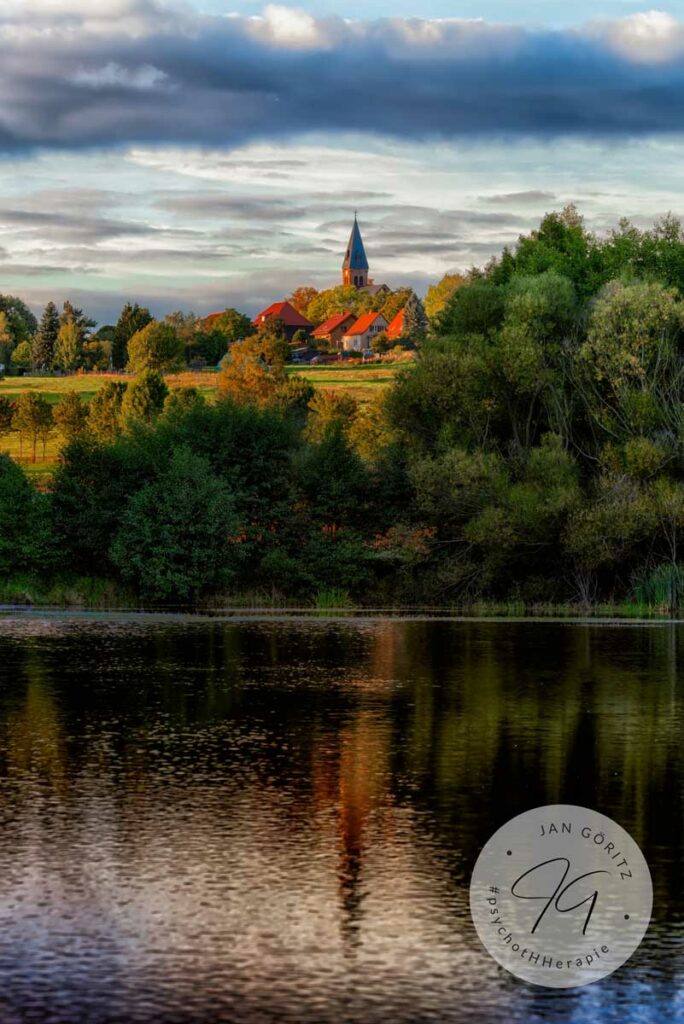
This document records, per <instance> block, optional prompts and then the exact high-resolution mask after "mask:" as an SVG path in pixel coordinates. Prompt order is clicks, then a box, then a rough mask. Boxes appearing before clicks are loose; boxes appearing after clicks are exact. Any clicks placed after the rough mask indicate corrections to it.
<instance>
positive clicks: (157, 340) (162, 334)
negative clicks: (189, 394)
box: [128, 320, 184, 373]
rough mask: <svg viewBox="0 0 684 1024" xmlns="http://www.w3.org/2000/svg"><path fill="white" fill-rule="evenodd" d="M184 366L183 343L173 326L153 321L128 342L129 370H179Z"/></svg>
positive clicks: (139, 371)
mask: <svg viewBox="0 0 684 1024" xmlns="http://www.w3.org/2000/svg"><path fill="white" fill-rule="evenodd" d="M183 365H184V359H183V342H182V341H181V339H180V338H179V337H178V335H177V333H176V331H175V328H174V327H172V325H171V324H166V323H161V322H160V321H158V320H153V321H151V323H149V324H147V326H146V327H143V328H142V329H141V330H139V331H137V332H136V333H135V334H134V335H133V337H132V338H131V340H130V341H129V342H128V370H129V371H131V372H132V373H143V372H144V371H145V370H158V371H160V372H161V371H163V370H177V369H180V368H182V366H183Z"/></svg>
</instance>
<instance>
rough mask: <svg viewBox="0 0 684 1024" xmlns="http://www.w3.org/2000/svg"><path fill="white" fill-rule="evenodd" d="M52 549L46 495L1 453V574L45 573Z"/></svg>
mask: <svg viewBox="0 0 684 1024" xmlns="http://www.w3.org/2000/svg"><path fill="white" fill-rule="evenodd" d="M53 551H54V543H53V540H52V536H51V529H50V519H49V508H48V499H47V498H46V496H45V495H43V494H40V493H39V492H38V491H37V490H36V489H35V488H34V487H32V486H31V484H30V483H29V481H28V480H27V478H26V474H25V473H24V472H23V470H22V469H21V468H20V467H19V466H17V465H16V463H15V462H13V461H12V459H10V457H9V456H8V455H0V574H1V575H2V576H3V577H4V578H5V579H6V578H7V577H8V576H11V575H12V574H13V573H18V572H40V573H41V574H45V573H46V571H47V570H49V568H50V565H51V562H52V560H53Z"/></svg>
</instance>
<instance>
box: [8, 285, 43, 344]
mask: <svg viewBox="0 0 684 1024" xmlns="http://www.w3.org/2000/svg"><path fill="white" fill-rule="evenodd" d="M0 311H2V312H3V313H4V314H5V316H6V317H7V324H8V327H9V331H10V334H11V335H12V344H13V345H18V344H19V342H20V341H29V340H30V339H31V338H32V337H33V335H34V334H35V333H36V330H37V328H38V321H37V320H36V318H35V316H34V315H33V313H32V312H31V310H30V309H29V308H28V306H27V305H26V303H25V302H24V301H23V300H22V299H19V298H17V296H16V295H0Z"/></svg>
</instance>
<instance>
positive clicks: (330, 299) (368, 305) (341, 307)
mask: <svg viewBox="0 0 684 1024" xmlns="http://www.w3.org/2000/svg"><path fill="white" fill-rule="evenodd" d="M376 302H377V299H375V298H374V297H373V296H372V295H370V294H369V293H368V292H364V291H361V290H360V289H359V288H356V287H355V286H354V285H352V284H338V285H336V286H335V287H334V288H328V289H327V290H326V291H323V292H319V293H318V295H317V296H316V298H315V299H312V301H311V302H310V303H309V305H308V306H307V310H306V317H307V319H308V320H311V321H312V323H315V324H321V323H323V321H324V320H328V319H329V318H330V317H331V316H335V314H336V313H345V312H346V311H347V310H351V312H352V313H356V314H357V316H359V315H360V314H361V313H367V312H368V311H369V310H371V309H373V306H374V304H375V303H376Z"/></svg>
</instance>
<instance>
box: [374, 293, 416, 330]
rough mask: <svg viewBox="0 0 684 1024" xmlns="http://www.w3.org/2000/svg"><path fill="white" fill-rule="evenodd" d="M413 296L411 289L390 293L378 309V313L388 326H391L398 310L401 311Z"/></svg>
mask: <svg viewBox="0 0 684 1024" xmlns="http://www.w3.org/2000/svg"><path fill="white" fill-rule="evenodd" d="M413 294H414V292H413V289H412V288H397V290H396V291H394V292H390V294H389V295H388V296H387V297H386V298H385V301H384V303H383V304H382V306H381V307H380V312H381V313H382V315H383V316H384V318H385V320H386V321H387V323H388V324H391V323H392V321H393V320H394V318H395V316H396V315H397V313H398V312H399V310H401V309H403V308H404V306H405V305H406V303H407V302H408V301H409V299H410V298H411V296H412V295H413Z"/></svg>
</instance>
